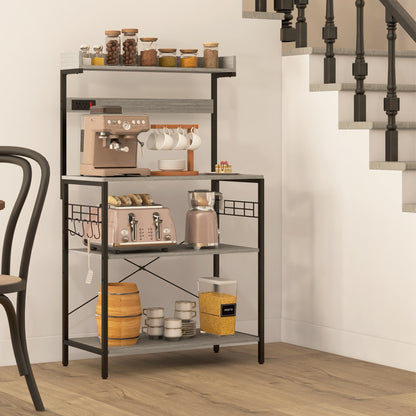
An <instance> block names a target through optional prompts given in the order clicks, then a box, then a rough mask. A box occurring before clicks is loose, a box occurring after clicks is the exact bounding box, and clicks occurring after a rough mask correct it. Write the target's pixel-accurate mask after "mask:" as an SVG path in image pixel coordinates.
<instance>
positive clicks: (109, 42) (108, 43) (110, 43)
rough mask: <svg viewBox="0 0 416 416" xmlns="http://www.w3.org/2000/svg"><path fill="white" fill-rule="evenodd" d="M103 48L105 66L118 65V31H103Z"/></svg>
mask: <svg viewBox="0 0 416 416" xmlns="http://www.w3.org/2000/svg"><path fill="white" fill-rule="evenodd" d="M105 48H106V52H107V65H120V31H119V30H106V31H105Z"/></svg>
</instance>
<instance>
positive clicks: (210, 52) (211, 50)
mask: <svg viewBox="0 0 416 416" xmlns="http://www.w3.org/2000/svg"><path fill="white" fill-rule="evenodd" d="M204 68H218V43H215V42H205V43H204Z"/></svg>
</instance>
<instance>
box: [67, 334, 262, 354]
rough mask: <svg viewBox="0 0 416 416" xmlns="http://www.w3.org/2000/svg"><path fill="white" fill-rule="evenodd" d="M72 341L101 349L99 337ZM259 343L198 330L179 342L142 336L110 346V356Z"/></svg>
mask: <svg viewBox="0 0 416 416" xmlns="http://www.w3.org/2000/svg"><path fill="white" fill-rule="evenodd" d="M70 341H74V342H77V343H80V344H84V345H88V346H90V347H93V348H101V344H100V340H99V338H98V337H85V338H71V339H70ZM258 341H259V338H258V337H257V336H255V335H249V334H244V333H241V332H236V333H235V334H234V335H223V336H219V335H212V334H206V333H204V334H201V333H200V332H199V330H198V331H197V335H196V336H195V337H193V338H185V339H181V340H179V341H165V340H163V339H157V340H153V339H149V337H148V336H147V335H145V334H140V337H139V340H138V341H137V344H135V345H127V346H124V347H112V346H109V347H108V350H109V355H110V356H120V355H137V354H153V353H161V352H172V351H186V350H197V349H207V348H212V347H213V345H220V346H222V347H233V346H238V345H250V344H257V342H258Z"/></svg>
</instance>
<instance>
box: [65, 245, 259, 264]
mask: <svg viewBox="0 0 416 416" xmlns="http://www.w3.org/2000/svg"><path fill="white" fill-rule="evenodd" d="M258 251H259V249H258V248H257V247H243V246H234V245H231V244H220V246H219V247H217V248H205V249H201V250H194V249H192V248H188V247H186V246H184V245H181V246H176V247H170V248H169V251H161V250H158V251H155V250H152V251H134V252H124V253H111V252H110V253H108V258H109V260H122V259H125V258H128V259H133V258H149V257H178V256H209V255H213V254H241V253H258ZM69 252H70V253H74V254H79V255H84V256H86V255H87V248H75V249H70V250H69ZM91 254H92V255H93V256H101V251H100V250H92V251H91Z"/></svg>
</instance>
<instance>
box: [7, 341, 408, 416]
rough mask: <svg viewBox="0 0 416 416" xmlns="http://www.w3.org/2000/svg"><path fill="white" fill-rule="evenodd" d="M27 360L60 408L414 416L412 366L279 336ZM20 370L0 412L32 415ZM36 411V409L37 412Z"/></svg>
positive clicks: (53, 406)
mask: <svg viewBox="0 0 416 416" xmlns="http://www.w3.org/2000/svg"><path fill="white" fill-rule="evenodd" d="M266 357H267V360H266V362H265V364H264V365H258V364H257V361H256V347H255V346H247V347H236V348H224V349H223V350H222V351H221V352H220V353H219V354H214V353H212V352H211V351H206V350H204V351H188V352H181V353H169V354H152V355H147V356H146V355H141V356H135V357H117V358H116V357H114V358H111V359H110V377H109V379H108V380H102V379H101V378H100V361H99V360H98V359H92V360H82V361H72V362H70V365H69V367H66V368H64V367H62V365H61V364H60V363H47V364H36V365H34V366H33V369H34V372H35V376H36V378H37V382H38V386H39V389H40V392H41V394H42V396H43V400H44V403H45V406H46V408H47V411H46V412H45V413H43V414H44V415H65V416H72V415H73V416H84V415H85V416H92V415H97V416H98V415H99V416H107V415H108V416H119V415H120V416H128V415H129V416H130V415H134V416H142V415H143V416H156V415H157V416H165V415H166V416H188V415H189V416H205V415H212V416H238V415H267V416H289V415H290V416H347V415H348V416H364V415H365V416H415V415H416V375H415V373H410V372H406V371H402V370H396V369H393V368H389V367H383V366H379V365H375V364H370V363H366V362H363V361H357V360H353V359H349V358H344V357H340V356H336V355H332V354H327V353H323V352H319V351H315V350H310V349H307V348H301V347H296V346H293V345H288V344H283V343H278V344H268V345H266ZM33 414H36V412H35V411H34V410H33V407H32V403H31V401H30V398H29V393H28V392H27V390H26V383H25V381H24V378H20V377H19V376H18V374H17V370H16V368H15V367H1V368H0V415H1V416H9V415H10V416H24V415H33ZM38 414H39V413H38Z"/></svg>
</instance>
